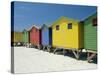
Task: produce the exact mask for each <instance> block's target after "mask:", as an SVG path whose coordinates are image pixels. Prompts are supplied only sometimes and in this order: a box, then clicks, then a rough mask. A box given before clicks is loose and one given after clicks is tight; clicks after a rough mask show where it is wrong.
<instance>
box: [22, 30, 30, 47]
mask: <svg viewBox="0 0 100 75" xmlns="http://www.w3.org/2000/svg"><path fill="white" fill-rule="evenodd" d="M23 45H24V46H28V45H29V30H26V29H24V30H23Z"/></svg>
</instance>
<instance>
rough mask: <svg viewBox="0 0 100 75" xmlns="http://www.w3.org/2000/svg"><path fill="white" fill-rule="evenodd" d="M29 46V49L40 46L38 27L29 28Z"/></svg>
mask: <svg viewBox="0 0 100 75" xmlns="http://www.w3.org/2000/svg"><path fill="white" fill-rule="evenodd" d="M30 44H31V47H36V48H40V45H41V30H40V27H38V26H36V25H33V26H32V27H31V28H30Z"/></svg>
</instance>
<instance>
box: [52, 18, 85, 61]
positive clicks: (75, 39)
mask: <svg viewBox="0 0 100 75" xmlns="http://www.w3.org/2000/svg"><path fill="white" fill-rule="evenodd" d="M83 30H84V27H83V25H82V22H79V21H78V20H74V19H71V18H67V17H61V18H60V19H58V20H57V21H55V22H54V23H53V24H52V46H53V47H55V50H54V53H55V52H56V50H57V49H63V51H65V50H71V51H72V52H73V53H74V55H75V57H76V58H77V59H78V58H79V53H80V52H81V51H82V49H83V45H84V41H83V33H84V31H83Z"/></svg>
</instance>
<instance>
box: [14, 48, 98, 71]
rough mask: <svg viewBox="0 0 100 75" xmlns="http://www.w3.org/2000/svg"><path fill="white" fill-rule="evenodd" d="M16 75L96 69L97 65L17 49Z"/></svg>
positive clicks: (29, 49) (34, 50) (15, 52)
mask: <svg viewBox="0 0 100 75" xmlns="http://www.w3.org/2000/svg"><path fill="white" fill-rule="evenodd" d="M14 54H15V63H14V64H15V73H32V72H48V71H49V72H50V71H64V70H80V69H95V68H97V64H94V63H87V62H86V61H82V60H76V59H74V58H71V57H68V56H63V55H54V54H53V53H48V52H44V51H41V50H37V49H34V48H25V47H15V48H14Z"/></svg>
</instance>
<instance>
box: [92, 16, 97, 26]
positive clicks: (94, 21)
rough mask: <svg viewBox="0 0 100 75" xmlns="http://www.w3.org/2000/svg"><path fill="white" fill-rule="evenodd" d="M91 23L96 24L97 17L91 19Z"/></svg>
mask: <svg viewBox="0 0 100 75" xmlns="http://www.w3.org/2000/svg"><path fill="white" fill-rule="evenodd" d="M92 24H93V26H97V18H94V19H93V20H92Z"/></svg>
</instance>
